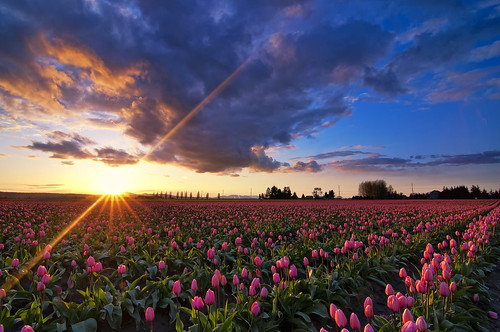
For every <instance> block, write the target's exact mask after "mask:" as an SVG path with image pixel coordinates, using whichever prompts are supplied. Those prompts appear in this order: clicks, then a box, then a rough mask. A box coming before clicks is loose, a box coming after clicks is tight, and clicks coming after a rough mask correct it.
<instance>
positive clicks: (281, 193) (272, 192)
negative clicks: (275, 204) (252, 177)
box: [259, 186, 335, 199]
mask: <svg viewBox="0 0 500 332" xmlns="http://www.w3.org/2000/svg"><path fill="white" fill-rule="evenodd" d="M298 198H299V197H298V196H297V193H295V192H294V193H293V194H292V191H291V190H290V187H284V188H283V190H281V189H279V188H278V187H276V186H272V187H271V188H269V187H267V189H266V192H265V193H262V194H259V199H298ZM333 198H335V193H334V192H333V190H329V191H328V192H327V191H325V193H324V194H323V190H321V188H319V187H316V188H314V190H313V191H312V195H310V196H305V195H304V194H302V197H301V199H333Z"/></svg>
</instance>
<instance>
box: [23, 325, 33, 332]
mask: <svg viewBox="0 0 500 332" xmlns="http://www.w3.org/2000/svg"><path fill="white" fill-rule="evenodd" d="M21 332H33V328H32V327H31V326H29V325H24V326H23V328H22V329H21Z"/></svg>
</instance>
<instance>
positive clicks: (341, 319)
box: [335, 309, 347, 328]
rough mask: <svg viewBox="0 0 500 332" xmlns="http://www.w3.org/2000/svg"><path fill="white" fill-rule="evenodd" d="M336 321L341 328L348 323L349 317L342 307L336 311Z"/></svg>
mask: <svg viewBox="0 0 500 332" xmlns="http://www.w3.org/2000/svg"><path fill="white" fill-rule="evenodd" d="M335 322H336V323H337V325H338V327H340V328H343V327H344V326H346V325H347V318H346V317H345V315H344V312H343V311H342V309H337V310H336V311H335Z"/></svg>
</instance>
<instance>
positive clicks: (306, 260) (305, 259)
mask: <svg viewBox="0 0 500 332" xmlns="http://www.w3.org/2000/svg"><path fill="white" fill-rule="evenodd" d="M304 265H305V266H309V259H307V257H304Z"/></svg>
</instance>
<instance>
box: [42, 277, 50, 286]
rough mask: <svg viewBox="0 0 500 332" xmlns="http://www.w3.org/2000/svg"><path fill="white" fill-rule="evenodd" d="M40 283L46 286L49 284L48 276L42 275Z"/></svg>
mask: <svg viewBox="0 0 500 332" xmlns="http://www.w3.org/2000/svg"><path fill="white" fill-rule="evenodd" d="M42 282H43V283H44V284H45V285H47V284H48V283H49V282H50V275H48V274H44V275H43V277H42Z"/></svg>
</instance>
